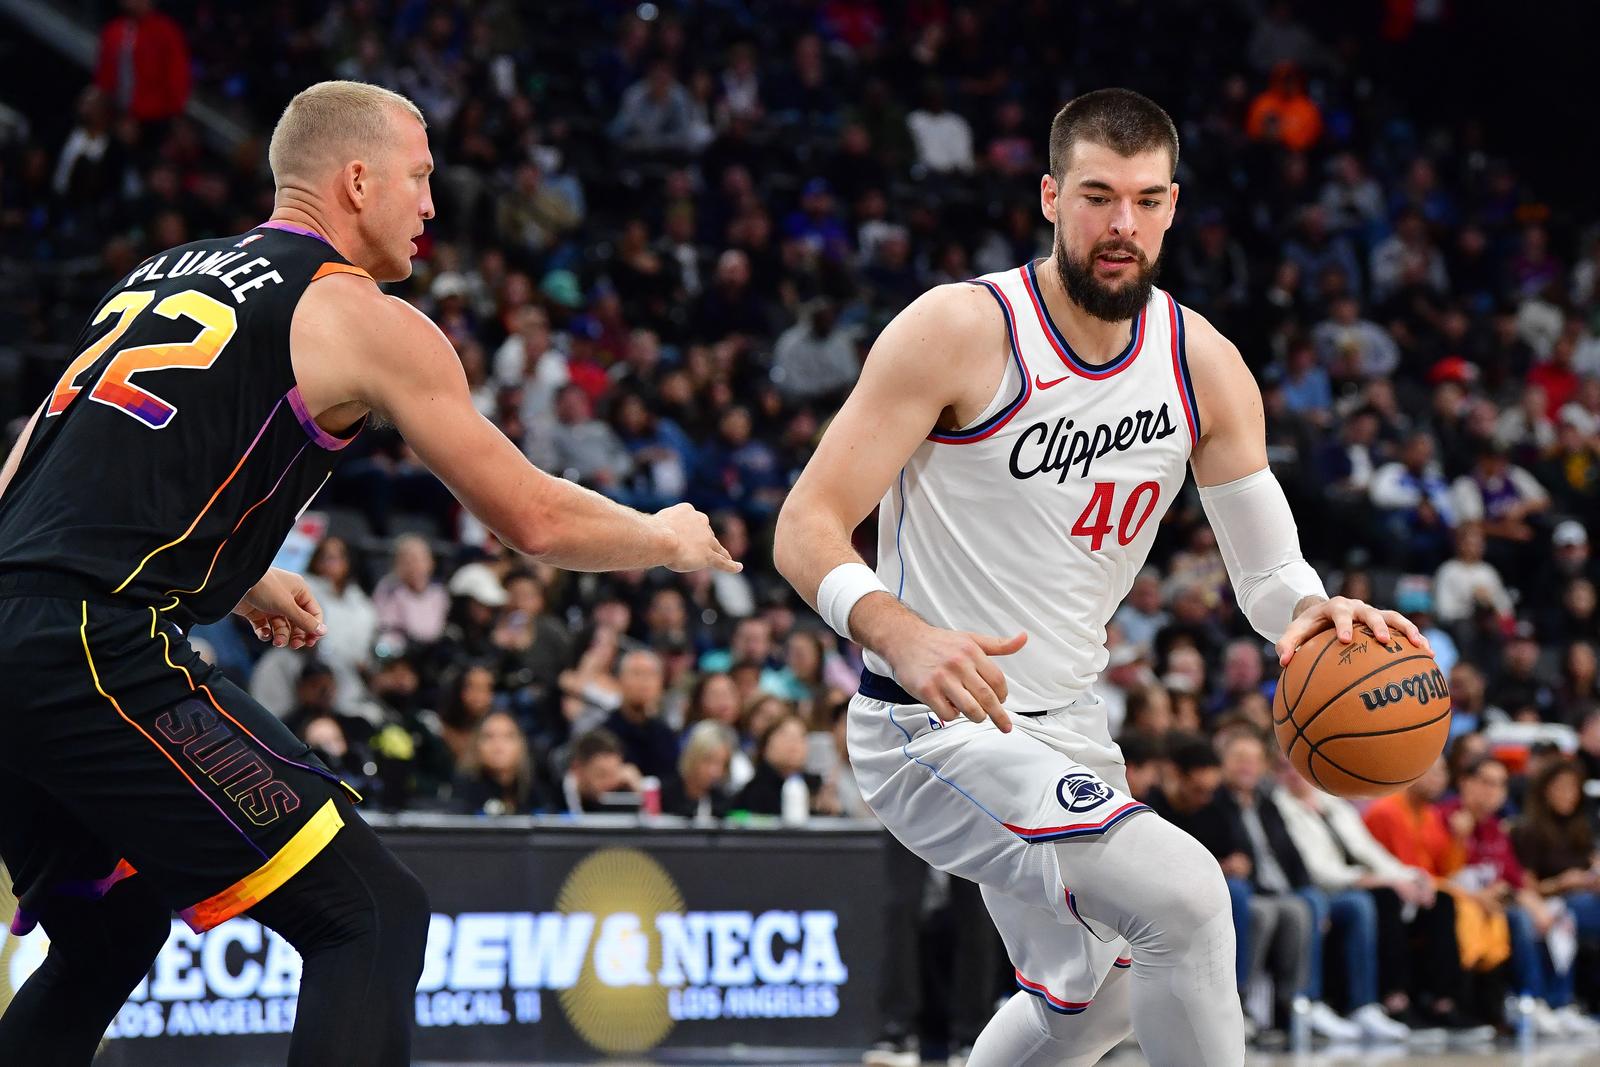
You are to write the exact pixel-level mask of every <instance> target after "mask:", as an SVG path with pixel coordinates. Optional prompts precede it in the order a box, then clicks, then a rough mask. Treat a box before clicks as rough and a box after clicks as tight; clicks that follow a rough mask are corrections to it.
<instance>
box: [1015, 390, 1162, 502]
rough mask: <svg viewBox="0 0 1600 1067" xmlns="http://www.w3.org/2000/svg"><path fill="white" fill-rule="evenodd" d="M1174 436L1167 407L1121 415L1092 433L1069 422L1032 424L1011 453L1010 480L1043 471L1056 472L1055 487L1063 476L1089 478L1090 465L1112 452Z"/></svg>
mask: <svg viewBox="0 0 1600 1067" xmlns="http://www.w3.org/2000/svg"><path fill="white" fill-rule="evenodd" d="M1177 432H1178V428H1177V426H1175V425H1174V424H1173V422H1172V415H1171V413H1170V412H1169V411H1168V410H1167V405H1166V404H1162V405H1161V410H1159V411H1146V410H1141V411H1136V412H1134V413H1133V414H1132V415H1124V416H1123V417H1122V419H1121V420H1119V421H1118V422H1117V423H1116V424H1115V425H1114V426H1113V425H1112V424H1111V423H1108V422H1103V423H1101V424H1100V425H1099V426H1096V427H1094V428H1093V429H1084V428H1082V427H1079V426H1078V425H1077V424H1076V422H1075V421H1074V420H1073V419H1057V420H1056V421H1055V423H1054V424H1050V423H1044V422H1036V423H1034V424H1033V425H1032V426H1029V427H1028V428H1027V429H1026V430H1023V431H1022V433H1021V434H1019V435H1018V436H1017V443H1016V445H1015V446H1013V447H1012V449H1011V476H1012V477H1013V478H1032V477H1033V476H1034V475H1035V474H1044V473H1045V472H1047V471H1060V472H1061V474H1060V476H1059V477H1057V478H1056V484H1058V485H1059V484H1061V483H1062V482H1064V481H1066V480H1067V475H1069V474H1076V475H1077V476H1078V477H1080V478H1087V477H1088V476H1089V468H1090V467H1092V466H1093V465H1094V461H1095V460H1097V459H1099V458H1101V457H1102V456H1105V455H1108V454H1109V453H1112V452H1125V451H1127V450H1128V449H1130V448H1132V447H1133V446H1134V445H1136V444H1141V445H1147V444H1150V443H1151V442H1152V441H1159V440H1161V439H1162V438H1164V437H1171V436H1172V435H1173V434H1175V433H1177Z"/></svg>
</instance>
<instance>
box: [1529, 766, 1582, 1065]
mask: <svg viewBox="0 0 1600 1067" xmlns="http://www.w3.org/2000/svg"><path fill="white" fill-rule="evenodd" d="M1583 779H1584V772H1583V766H1582V764H1580V763H1578V762H1577V761H1575V760H1570V759H1566V758H1558V759H1556V760H1554V761H1552V762H1551V763H1550V764H1549V765H1548V766H1546V767H1544V768H1542V769H1541V770H1540V771H1539V772H1538V773H1537V774H1535V775H1534V776H1533V777H1532V780H1531V782H1530V783H1529V788H1528V797H1527V805H1526V808H1525V810H1524V812H1523V815H1522V818H1521V819H1519V820H1518V821H1517V824H1516V826H1515V827H1514V828H1513V830H1512V832H1511V841H1512V844H1513V846H1514V847H1515V849H1516V853H1517V858H1518V860H1519V861H1520V862H1521V863H1522V866H1523V869H1524V870H1525V871H1526V872H1527V874H1528V876H1529V881H1530V883H1531V887H1532V889H1533V891H1534V892H1535V893H1536V894H1538V896H1539V897H1541V898H1542V899H1543V900H1544V901H1545V903H1546V904H1547V905H1550V906H1554V905H1556V904H1557V903H1559V905H1560V909H1561V910H1562V911H1564V912H1565V917H1564V918H1558V919H1557V920H1556V921H1557V922H1558V923H1561V924H1566V923H1568V922H1570V924H1571V927H1570V931H1569V933H1568V934H1567V935H1566V936H1567V937H1569V938H1570V937H1572V936H1573V935H1574V934H1575V935H1576V937H1577V939H1578V941H1579V942H1580V943H1583V944H1586V945H1587V946H1588V947H1590V948H1593V947H1594V946H1595V944H1596V942H1597V941H1600V855H1597V854H1596V852H1595V835H1594V829H1593V827H1592V826H1591V825H1590V822H1589V817H1588V814H1587V813H1586V812H1585V811H1584V810H1583ZM1554 957H1555V951H1554V938H1547V939H1546V953H1545V958H1544V961H1543V962H1544V965H1545V989H1546V990H1547V991H1548V993H1549V1002H1550V1006H1551V1007H1552V1008H1553V1009H1555V1012H1556V1014H1557V1015H1558V1016H1559V1017H1560V1019H1561V1021H1562V1024H1563V1026H1564V1028H1565V1029H1566V1031H1567V1032H1568V1033H1569V1034H1572V1035H1576V1036H1584V1035H1591V1036H1592V1035H1594V1034H1596V1033H1600V1023H1596V1022H1595V1021H1594V1019H1593V1018H1591V1017H1590V1016H1589V1015H1588V1014H1586V1013H1584V1012H1583V1011H1582V1010H1581V1009H1580V1008H1578V1006H1577V1005H1576V1004H1574V1003H1573V1002H1572V993H1573V982H1574V978H1575V972H1576V967H1575V965H1574V964H1575V960H1572V959H1570V958H1569V959H1568V960H1566V961H1565V964H1566V965H1565V966H1562V965H1560V964H1558V963H1557V962H1556V960H1555V958H1554Z"/></svg>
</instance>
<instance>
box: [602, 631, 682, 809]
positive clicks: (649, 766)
mask: <svg viewBox="0 0 1600 1067" xmlns="http://www.w3.org/2000/svg"><path fill="white" fill-rule="evenodd" d="M617 681H618V682H619V683H620V688H619V691H618V696H619V697H620V698H621V703H619V704H618V705H617V708H616V710H615V711H613V712H612V713H611V714H610V715H609V716H608V717H607V718H606V721H605V727H606V729H607V730H608V731H610V733H611V734H612V736H614V737H615V738H616V739H617V741H618V743H619V744H621V745H622V754H623V758H625V759H626V760H627V761H628V762H629V763H631V764H633V765H634V766H635V767H637V768H639V773H640V774H643V775H646V776H647V777H654V778H657V779H659V780H660V781H661V783H662V784H663V786H664V785H665V784H666V783H668V782H670V781H672V780H673V779H674V778H676V777H677V774H678V735H677V734H675V733H673V731H672V727H670V726H668V725H667V724H666V723H664V722H662V721H661V701H662V697H663V696H664V695H665V692H666V688H665V683H666V670H665V667H664V666H663V664H662V662H661V657H660V656H659V655H657V654H656V653H654V652H651V651H648V650H646V649H639V650H637V651H634V652H628V653H626V654H624V655H623V657H622V663H621V665H620V666H619V667H618V669H617Z"/></svg>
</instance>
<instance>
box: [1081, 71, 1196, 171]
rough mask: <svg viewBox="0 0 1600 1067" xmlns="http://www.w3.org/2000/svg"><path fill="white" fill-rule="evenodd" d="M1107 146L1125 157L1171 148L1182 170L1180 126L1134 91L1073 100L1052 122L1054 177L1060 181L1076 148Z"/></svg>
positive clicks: (1104, 92)
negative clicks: (1082, 144)
mask: <svg viewBox="0 0 1600 1067" xmlns="http://www.w3.org/2000/svg"><path fill="white" fill-rule="evenodd" d="M1079 141H1092V142H1093V143H1095V144H1099V145H1105V146H1106V147H1107V148H1109V149H1111V150H1112V151H1113V152H1115V153H1117V154H1118V155H1121V156H1135V155H1138V154H1139V153H1140V152H1148V151H1150V150H1151V149H1154V148H1165V149H1166V150H1167V154H1168V155H1170V156H1171V157H1172V168H1173V170H1177V168H1178V127H1176V126H1174V125H1173V123H1172V117H1171V116H1170V115H1168V114H1167V113H1166V112H1165V111H1163V110H1162V109H1161V105H1159V104H1157V103H1156V102H1155V101H1154V100H1151V99H1150V98H1149V97H1148V96H1145V95H1143V94H1141V93H1136V92H1134V91H1133V90H1132V89H1096V90H1095V91H1094V92H1092V93H1084V94H1083V95H1082V96H1079V97H1076V98H1074V99H1072V100H1069V101H1067V104H1066V106H1065V107H1063V108H1062V109H1061V110H1060V111H1058V112H1056V117H1055V121H1053V122H1051V123H1050V174H1051V176H1052V177H1054V178H1055V179H1056V181H1058V182H1059V181H1060V180H1061V178H1062V175H1064V174H1065V173H1066V170H1067V159H1068V157H1069V156H1070V155H1071V152H1072V146H1073V145H1075V144H1077V143H1078V142H1079Z"/></svg>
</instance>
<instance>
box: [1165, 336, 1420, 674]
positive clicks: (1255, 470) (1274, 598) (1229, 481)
mask: <svg viewBox="0 0 1600 1067" xmlns="http://www.w3.org/2000/svg"><path fill="white" fill-rule="evenodd" d="M1184 314H1185V316H1186V321H1187V324H1188V338H1189V347H1188V355H1189V365H1190V367H1191V369H1192V372H1193V379H1194V387H1195V399H1196V400H1197V401H1198V402H1199V405H1200V421H1201V426H1202V427H1203V428H1204V435H1203V436H1202V437H1201V439H1200V441H1199V443H1197V444H1196V445H1195V448H1194V452H1193V454H1192V455H1191V457H1190V463H1191V465H1192V466H1193V468H1194V477H1195V481H1196V482H1197V483H1198V484H1199V486H1200V502H1201V505H1202V506H1203V507H1204V508H1205V512H1206V519H1207V520H1208V521H1209V522H1210V523H1211V528H1212V530H1213V531H1214V532H1215V533H1216V536H1217V548H1218V549H1219V550H1220V551H1221V553H1222V559H1223V562H1224V563H1226V564H1227V567H1228V577H1229V578H1230V579H1231V580H1232V582H1233V591H1234V598H1235V599H1236V600H1237V602H1238V604H1239V608H1240V610H1242V611H1243V612H1244V614H1245V618H1247V619H1249V620H1250V625H1251V626H1253V627H1254V628H1255V630H1256V632H1257V633H1259V634H1261V635H1262V636H1263V637H1265V638H1267V639H1268V640H1269V641H1275V642H1276V643H1277V650H1278V661H1279V663H1280V664H1287V663H1288V662H1289V660H1290V658H1291V657H1293V655H1294V650H1295V649H1296V648H1298V647H1299V646H1300V645H1301V644H1302V643H1303V642H1304V641H1305V640H1306V639H1307V638H1309V637H1310V636H1311V635H1312V634H1315V633H1317V632H1318V631H1320V630H1325V629H1327V628H1329V627H1330V626H1331V627H1332V628H1333V629H1334V630H1335V631H1337V633H1338V636H1339V640H1341V641H1345V642H1348V641H1350V640H1352V639H1353V637H1354V632H1353V627H1354V625H1355V623H1357V622H1359V623H1362V624H1364V625H1366V626H1367V627H1368V628H1369V629H1370V630H1371V631H1372V633H1373V635H1374V636H1375V637H1377V638H1378V640H1379V641H1383V642H1387V641H1388V640H1389V630H1390V627H1393V628H1395V629H1397V630H1399V631H1400V632H1401V633H1403V634H1405V635H1406V637H1407V638H1408V639H1409V640H1410V641H1411V643H1412V644H1414V645H1416V646H1418V647H1420V648H1427V642H1426V641H1425V640H1424V639H1423V637H1422V634H1421V632H1420V631H1418V629H1417V628H1416V626H1415V625H1414V624H1412V622H1411V621H1410V620H1409V619H1407V618H1405V616H1403V615H1401V614H1400V613H1399V612H1395V611H1380V610H1379V609H1377V608H1375V607H1372V606H1371V605H1369V604H1364V603H1362V602H1361V601H1359V600H1351V599H1349V598H1347V597H1333V598H1329V596H1328V594H1327V591H1326V590H1325V589H1324V588H1323V585H1322V579H1321V578H1320V577H1318V575H1317V572H1316V571H1315V570H1313V569H1312V567H1311V565H1310V564H1309V563H1307V562H1306V560H1305V556H1304V555H1303V554H1302V553H1301V551H1300V535H1299V531H1298V529H1296V527H1295V522H1294V515H1293V514H1292V513H1291V512H1290V510H1289V501H1288V499H1287V498H1286V497H1285V496H1284V495H1283V487H1282V486H1280V485H1279V484H1278V479H1277V478H1276V477H1275V476H1274V475H1273V473H1272V468H1271V467H1269V466H1268V465H1267V431H1266V416H1265V413H1264V412H1263V410H1262V405H1261V390H1260V389H1259V388H1258V387H1257V386H1256V383H1255V379H1254V378H1253V377H1252V376H1251V374H1250V369H1249V368H1248V367H1246V366H1245V363H1244V360H1243V359H1241V358H1240V356H1239V350H1238V349H1237V348H1235V347H1234V346H1233V344H1232V343H1231V342H1230V341H1228V339H1227V338H1225V337H1223V336H1222V335H1221V334H1220V333H1218V332H1217V331H1216V328H1215V327H1213V326H1212V325H1211V324H1210V323H1209V322H1206V321H1205V319H1203V318H1201V317H1200V316H1198V315H1196V314H1194V313H1193V312H1192V311H1188V310H1187V309H1186V310H1185V312H1184Z"/></svg>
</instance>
